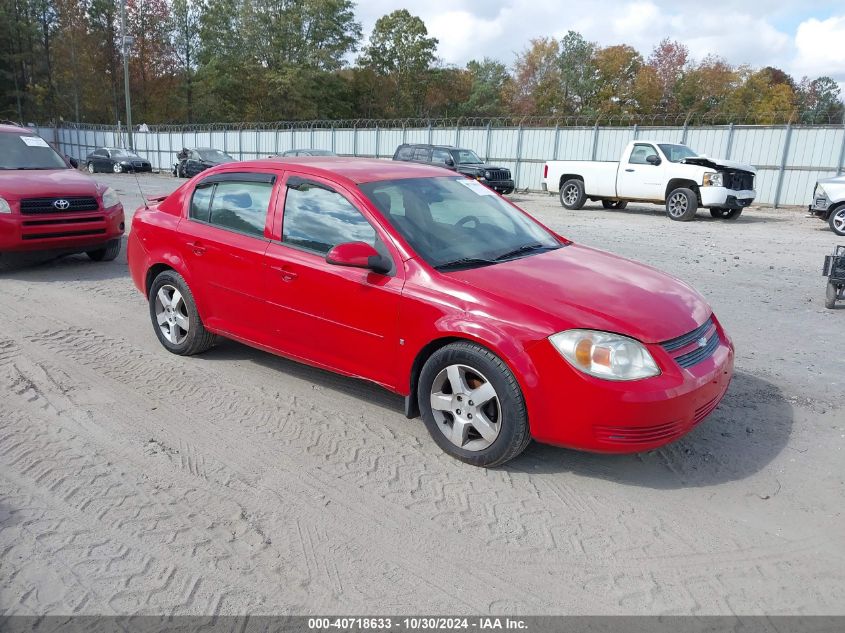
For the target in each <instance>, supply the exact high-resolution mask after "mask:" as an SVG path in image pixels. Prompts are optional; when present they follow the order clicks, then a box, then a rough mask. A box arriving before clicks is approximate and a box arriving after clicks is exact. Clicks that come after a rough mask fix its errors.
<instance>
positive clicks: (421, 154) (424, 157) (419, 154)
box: [414, 147, 431, 163]
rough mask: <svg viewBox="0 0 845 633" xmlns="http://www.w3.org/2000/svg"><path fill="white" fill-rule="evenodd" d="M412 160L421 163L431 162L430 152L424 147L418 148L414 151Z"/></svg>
mask: <svg viewBox="0 0 845 633" xmlns="http://www.w3.org/2000/svg"><path fill="white" fill-rule="evenodd" d="M414 160H419V161H423V162H426V163H428V162H431V150H430V149H426V148H424V147H418V148H417V149H415V150H414Z"/></svg>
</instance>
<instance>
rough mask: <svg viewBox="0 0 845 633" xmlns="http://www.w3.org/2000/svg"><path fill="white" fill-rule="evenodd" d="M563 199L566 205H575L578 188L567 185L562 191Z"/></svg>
mask: <svg viewBox="0 0 845 633" xmlns="http://www.w3.org/2000/svg"><path fill="white" fill-rule="evenodd" d="M563 199H564V201H565V202H566V204H575V201H576V200H578V187H577V186H576V185H569V186H568V187H566V189H564V190H563Z"/></svg>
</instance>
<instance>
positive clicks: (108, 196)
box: [103, 187, 120, 209]
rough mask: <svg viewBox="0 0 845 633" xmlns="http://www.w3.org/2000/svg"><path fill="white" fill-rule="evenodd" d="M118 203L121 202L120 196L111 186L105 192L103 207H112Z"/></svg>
mask: <svg viewBox="0 0 845 633" xmlns="http://www.w3.org/2000/svg"><path fill="white" fill-rule="evenodd" d="M116 204H120V197H119V196H118V195H117V192H116V191H115V190H114V189H112V188H111V187H109V188H108V189H106V190H105V191H104V192H103V208H104V209H110V208H112V207H113V206H114V205H116Z"/></svg>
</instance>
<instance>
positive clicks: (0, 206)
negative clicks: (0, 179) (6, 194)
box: [0, 198, 12, 213]
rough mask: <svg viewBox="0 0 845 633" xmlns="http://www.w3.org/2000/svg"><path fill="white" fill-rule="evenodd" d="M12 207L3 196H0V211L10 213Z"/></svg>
mask: <svg viewBox="0 0 845 633" xmlns="http://www.w3.org/2000/svg"><path fill="white" fill-rule="evenodd" d="M11 212H12V207H10V206H9V203H8V202H6V201H5V200H4V199H3V198H0V213H11Z"/></svg>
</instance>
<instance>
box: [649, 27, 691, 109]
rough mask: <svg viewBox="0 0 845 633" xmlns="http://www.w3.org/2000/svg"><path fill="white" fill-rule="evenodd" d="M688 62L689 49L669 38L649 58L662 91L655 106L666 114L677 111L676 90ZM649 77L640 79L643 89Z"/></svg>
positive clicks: (658, 86)
mask: <svg viewBox="0 0 845 633" xmlns="http://www.w3.org/2000/svg"><path fill="white" fill-rule="evenodd" d="M688 61H689V49H688V48H687V47H686V46H685V45H684V44H682V43H681V42H678V41H674V40H670V39H669V38H668V37H667V38H665V39H663V40H662V41H661V42H660V43H659V44H658V45H657V46H655V47H654V49H653V50H652V51H651V55H649V57H648V67H649V68H651V69H653V71H654V77H655V78H656V79H657V88H659V90H660V96H659V99H658V101H657V102H656V103H654V106H659V107H660V109H661V110H663V111H664V112H676V111H677V109H678V108H677V105H678V104H677V99H676V97H675V88H676V86H677V85H678V82H679V81H680V80H681V78H682V77H683V74H684V70H685V69H686V66H687V62H688ZM649 75H650V73H645V75H644V76H643V77H641V78H640V82H639V83H640V84H641V87H642V85H644V82H645V78H646V77H648V76H649Z"/></svg>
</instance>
